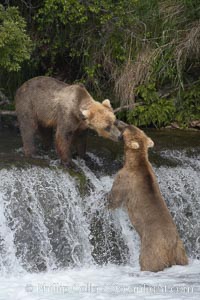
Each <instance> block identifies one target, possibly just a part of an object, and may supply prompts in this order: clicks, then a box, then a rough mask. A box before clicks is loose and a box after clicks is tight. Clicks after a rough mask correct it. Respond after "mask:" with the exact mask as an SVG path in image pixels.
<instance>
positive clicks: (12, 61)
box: [0, 5, 31, 72]
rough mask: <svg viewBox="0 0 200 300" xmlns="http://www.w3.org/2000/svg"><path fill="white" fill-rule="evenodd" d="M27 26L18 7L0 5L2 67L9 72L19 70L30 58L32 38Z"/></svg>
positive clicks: (0, 56) (0, 53) (0, 65)
mask: <svg viewBox="0 0 200 300" xmlns="http://www.w3.org/2000/svg"><path fill="white" fill-rule="evenodd" d="M25 26H26V23H25V20H24V19H23V18H22V17H21V16H20V15H19V11H18V9H17V8H16V7H8V8H7V9H5V8H4V7H3V6H2V5H0V68H3V69H5V70H6V71H8V72H11V71H19V69H20V66H21V64H22V62H23V61H24V60H28V59H30V52H31V40H30V38H29V36H28V35H27V34H26V32H25Z"/></svg>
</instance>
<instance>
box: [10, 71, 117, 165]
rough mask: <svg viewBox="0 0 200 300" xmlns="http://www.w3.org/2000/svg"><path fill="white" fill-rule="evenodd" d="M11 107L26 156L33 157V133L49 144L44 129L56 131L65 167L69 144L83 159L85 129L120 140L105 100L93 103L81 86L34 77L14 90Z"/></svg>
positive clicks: (59, 151) (113, 116) (59, 150)
mask: <svg viewBox="0 0 200 300" xmlns="http://www.w3.org/2000/svg"><path fill="white" fill-rule="evenodd" d="M15 103H16V112H17V116H18V120H19V124H20V130H21V135H22V139H23V146H24V152H25V155H26V156H31V155H33V154H34V153H35V144H34V136H35V133H36V132H38V131H39V133H40V135H41V136H42V137H43V139H44V140H45V143H46V144H49V143H48V141H47V137H50V136H51V134H50V131H51V130H50V131H48V132H47V131H46V134H47V135H46V137H45V129H53V128H56V149H57V151H58V154H59V156H60V158H61V160H62V161H63V162H66V163H68V162H70V160H71V144H72V143H74V142H75V141H76V142H77V145H78V146H77V149H78V152H79V154H80V155H81V156H83V155H84V153H85V149H86V139H85V137H84V133H85V132H86V129H87V128H91V129H94V130H95V131H97V133H98V134H99V135H101V136H103V137H106V138H110V139H112V140H114V141H117V140H118V139H119V138H120V136H121V133H120V131H119V130H118V129H117V127H116V126H115V125H114V123H115V121H116V118H115V115H114V113H113V110H112V107H111V105H110V102H109V100H104V101H103V102H102V103H99V102H96V101H94V99H93V98H92V97H91V95H90V94H89V93H88V92H87V90H86V89H85V88H84V86H83V85H79V84H74V85H67V84H65V83H64V82H61V81H59V80H56V79H54V78H50V77H45V76H40V77H35V78H33V79H30V80H28V81H27V82H25V83H24V84H23V85H22V86H21V87H20V88H19V89H18V90H17V93H16V97H15ZM79 137H80V142H79ZM81 144H82V145H81Z"/></svg>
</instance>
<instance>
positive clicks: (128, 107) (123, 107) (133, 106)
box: [114, 102, 144, 113]
mask: <svg viewBox="0 0 200 300" xmlns="http://www.w3.org/2000/svg"><path fill="white" fill-rule="evenodd" d="M140 105H144V103H143V102H138V103H134V104H131V105H123V106H120V107H117V108H115V109H114V113H118V112H120V111H122V110H129V109H130V110H132V109H134V108H135V107H136V106H140Z"/></svg>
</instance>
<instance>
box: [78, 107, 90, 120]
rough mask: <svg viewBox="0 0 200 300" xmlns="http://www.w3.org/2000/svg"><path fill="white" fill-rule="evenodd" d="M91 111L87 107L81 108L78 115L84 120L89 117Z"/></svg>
mask: <svg viewBox="0 0 200 300" xmlns="http://www.w3.org/2000/svg"><path fill="white" fill-rule="evenodd" d="M90 115H91V112H90V111H89V110H88V109H84V110H81V112H80V117H81V119H82V120H86V119H88V118H89V117H90Z"/></svg>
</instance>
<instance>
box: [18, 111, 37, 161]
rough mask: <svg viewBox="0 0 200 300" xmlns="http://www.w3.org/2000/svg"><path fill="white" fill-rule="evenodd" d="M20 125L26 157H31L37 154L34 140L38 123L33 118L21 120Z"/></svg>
mask: <svg viewBox="0 0 200 300" xmlns="http://www.w3.org/2000/svg"><path fill="white" fill-rule="evenodd" d="M18 118H19V117H18ZM19 123H20V132H21V136H22V141H23V148H24V154H25V156H26V157H31V156H32V155H34V154H35V152H36V149H35V144H34V139H35V134H36V131H37V123H36V122H35V121H34V119H33V118H29V119H28V118H26V119H24V118H23V119H20V118H19Z"/></svg>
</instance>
